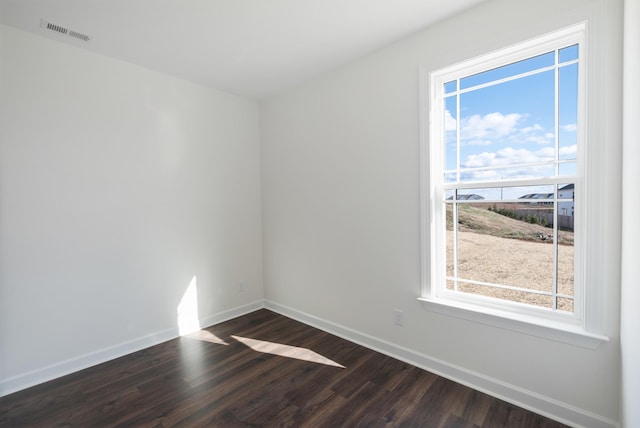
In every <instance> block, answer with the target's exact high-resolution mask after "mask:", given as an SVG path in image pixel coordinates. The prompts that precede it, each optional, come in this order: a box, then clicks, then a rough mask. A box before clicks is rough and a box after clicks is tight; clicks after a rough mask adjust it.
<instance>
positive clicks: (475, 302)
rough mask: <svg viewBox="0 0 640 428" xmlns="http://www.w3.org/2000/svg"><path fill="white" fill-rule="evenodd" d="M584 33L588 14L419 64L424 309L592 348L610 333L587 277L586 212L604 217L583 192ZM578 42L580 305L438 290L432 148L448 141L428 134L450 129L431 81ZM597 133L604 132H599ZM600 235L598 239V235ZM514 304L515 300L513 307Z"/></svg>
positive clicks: (439, 91)
mask: <svg viewBox="0 0 640 428" xmlns="http://www.w3.org/2000/svg"><path fill="white" fill-rule="evenodd" d="M586 40H587V24H586V22H582V23H579V24H577V25H573V26H571V27H567V28H564V29H561V30H558V31H554V32H551V33H548V34H546V35H542V36H539V37H536V38H533V39H530V40H527V41H525V42H522V43H518V44H515V45H512V46H509V47H506V48H504V49H500V50H496V51H494V52H490V53H487V54H485V55H481V56H478V57H476V58H472V59H470V60H466V61H462V62H459V63H457V64H454V65H451V66H447V67H444V68H441V69H439V70H433V71H431V70H428V69H427V68H426V67H424V66H422V67H420V113H421V115H420V118H421V119H420V132H421V147H420V149H421V156H420V162H421V165H420V166H421V168H420V179H421V226H422V229H421V250H422V258H421V261H422V264H421V274H422V287H421V294H420V297H419V298H418V300H420V301H421V302H422V303H423V305H424V307H425V309H427V310H430V311H434V312H437V313H441V314H445V315H450V316H455V317H460V318H464V319H467V320H471V321H474V322H478V323H482V324H487V325H492V326H495V327H499V328H504V329H507V330H513V331H518V332H522V333H526V334H531V335H534V336H539V337H544V338H548V339H552V340H557V341H560V342H564V343H570V344H574V345H578V346H583V347H587V348H595V347H597V346H599V344H600V343H602V342H606V341H608V340H609V339H608V338H607V337H606V336H603V335H601V334H599V333H598V331H599V330H600V328H599V327H600V323H599V322H598V321H599V320H600V319H601V316H600V314H599V313H598V312H600V311H601V306H599V304H598V305H597V304H595V303H594V302H596V301H598V296H600V295H601V289H600V285H598V284H597V281H598V279H599V278H597V279H591V280H589V281H587V278H589V277H588V276H586V275H585V273H586V270H587V269H586V268H587V265H588V261H589V258H588V257H591V260H594V258H595V257H596V256H597V254H596V252H595V251H592V252H590V253H589V252H588V251H587V245H586V243H587V242H590V243H591V242H592V241H593V240H590V239H589V237H588V236H587V230H586V224H587V223H588V221H587V220H586V219H587V218H589V221H594V220H593V218H594V217H598V216H597V215H593V214H597V213H598V211H597V209H596V208H595V207H594V206H593V202H591V201H590V200H589V198H588V197H589V194H588V192H584V194H583V192H582V187H583V186H590V185H592V184H593V182H594V180H593V179H589V178H588V177H587V176H586V174H585V172H586V169H587V168H586V166H587V165H589V163H588V161H589V160H590V159H589V158H591V159H593V156H594V155H595V154H594V153H592V156H589V154H590V152H593V151H594V150H593V149H592V148H591V149H590V146H589V145H588V144H586V137H587V135H586V134H587V133H588V127H589V126H590V121H589V120H588V119H589V117H588V116H589V115H593V114H594V112H595V110H594V111H588V110H589V109H588V107H587V103H586V100H585V99H584V97H585V94H586V93H587V86H590V85H589V82H588V80H587V71H588V66H589V63H588V61H587V42H586ZM576 42H578V43H579V46H580V47H579V49H580V52H579V58H580V64H581V66H580V69H579V70H580V71H579V72H580V73H581V77H580V82H581V85H582V86H581V88H580V91H579V96H582V97H583V98H581V99H579V102H578V108H579V111H578V115H579V117H580V118H581V119H582V120H584V124H583V125H582V126H581V127H580V129H579V132H581V133H582V135H578V139H579V144H578V150H579V153H578V159H579V160H578V162H577V171H576V176H577V178H576V196H577V198H578V201H579V202H580V204H581V205H582V207H584V208H583V209H582V211H581V213H582V216H581V217H580V218H581V219H582V221H578V218H576V230H577V231H578V233H576V245H575V248H576V253H577V255H576V260H581V261H582V262H581V266H577V268H576V273H575V278H574V282H575V283H576V284H583V285H582V286H580V287H574V296H575V300H574V301H575V302H576V306H578V305H579V307H577V308H575V307H574V313H573V314H569V315H567V314H563V313H560V312H557V311H545V310H544V309H543V308H533V310H531V309H530V308H526V307H525V308H520V309H514V308H513V305H512V304H500V303H499V304H495V302H492V301H491V299H484V298H482V297H480V296H472V297H471V298H466V296H460V294H459V293H456V296H455V298H450V297H447V293H446V292H445V293H442V292H438V290H441V288H439V287H437V286H436V284H435V282H436V280H437V278H438V277H437V275H438V272H437V270H438V269H435V268H434V269H431V267H432V265H433V263H434V260H435V254H436V252H437V251H439V249H438V248H437V245H438V244H441V243H442V242H444V241H443V239H444V238H443V236H442V235H443V234H444V231H442V230H440V228H437V227H436V226H437V224H438V222H437V220H438V214H441V211H442V210H441V209H439V208H437V207H436V204H441V201H442V196H443V195H441V194H440V193H441V192H442V189H439V188H438V189H436V186H435V185H433V186H432V185H431V183H434V180H439V179H437V177H436V175H435V174H439V173H441V172H442V171H443V170H444V167H443V166H442V167H440V168H437V171H434V170H433V169H432V168H431V167H430V159H431V157H432V156H436V157H437V158H438V159H442V158H443V153H442V151H443V150H444V147H443V145H442V144H432V145H431V144H429V142H430V141H440V139H441V137H440V136H438V133H439V132H440V131H442V130H443V129H444V123H443V122H444V117H440V116H438V115H434V114H433V111H432V108H433V106H435V105H436V104H435V103H436V102H438V103H440V102H441V101H442V99H443V95H444V92H443V88H441V87H440V88H437V87H435V85H433V86H432V83H433V81H434V80H435V79H434V78H433V77H434V76H437V77H439V78H440V80H439V82H440V83H446V82H445V81H446V80H447V79H448V80H452V79H451V76H452V75H454V74H457V75H460V74H461V72H462V71H464V75H465V76H466V75H472V74H475V73H479V72H483V71H486V70H489V69H491V68H496V67H500V66H503V65H505V64H509V63H512V62H516V61H519V60H522V59H524V58H529V57H532V56H536V55H537V54H540V53H543V52H545V51H550V50H555V49H556V48H557V47H558V46H560V45H562V44H565V43H567V44H574V43H576ZM444 76H447V77H444ZM441 86H442V85H441ZM580 94H582V95H580ZM593 134H595V135H596V137H598V133H597V132H596V133H593ZM580 159H582V160H580ZM594 170H595V172H596V173H599V172H600V171H601V169H599V168H595V169H594ZM439 181H441V180H439ZM436 182H438V181H436ZM578 183H580V184H578ZM598 190H600V189H599V188H591V187H590V192H591V193H593V192H596V191H598ZM590 203H591V205H590ZM440 220H441V219H440ZM438 234H439V235H438ZM432 238H433V239H432ZM595 241H598V239H596V240H595ZM592 245H593V244H592ZM578 251H580V253H578ZM588 253H589V254H588ZM483 300H484V301H483ZM511 303H513V302H511ZM509 306H511V307H512V308H511V309H509ZM516 306H517V305H516ZM592 313H595V315H593V316H592Z"/></svg>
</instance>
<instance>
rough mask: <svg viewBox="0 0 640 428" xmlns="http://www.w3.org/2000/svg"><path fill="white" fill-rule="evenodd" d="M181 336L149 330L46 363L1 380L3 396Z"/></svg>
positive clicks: (233, 312)
mask: <svg viewBox="0 0 640 428" xmlns="http://www.w3.org/2000/svg"><path fill="white" fill-rule="evenodd" d="M263 307H264V302H263V301H262V300H259V301H255V302H252V303H248V304H246V305H242V306H238V307H236V308H233V309H229V310H227V311H223V312H220V313H217V314H214V315H210V316H208V317H206V318H203V319H202V320H200V325H201V326H202V328H206V327H209V326H212V325H214V324H219V323H221V322H224V321H227V320H230V319H232V318H236V317H239V316H241V315H244V314H247V313H249V312H253V311H256V310H258V309H261V308H263ZM178 336H179V330H178V327H174V328H169V329H166V330H162V331H159V332H156V333H153V334H149V335H146V336H143V337H139V338H137V339H133V340H130V341H127V342H124V343H120V344H118V345H114V346H109V347H107V348H103V349H100V350H98V351H95V352H90V353H88V354H84V355H79V356H77V357H74V358H70V359H68V360H65V361H60V362H58V363H55V364H51V365H49V366H46V367H42V368H39V369H36V370H33V371H30V372H27V373H22V374H19V375H17V376H13V377H10V378H7V379H2V380H0V397H3V396H5V395H9V394H12V393H14V392H17V391H20V390H22V389H26V388H29V387H32V386H35V385H38V384H41V383H43V382H47V381H50V380H53V379H56V378H59V377H61V376H65V375H68V374H70V373H73V372H77V371H79V370H83V369H86V368H88V367H91V366H95V365H97V364H101V363H104V362H106V361H109V360H113V359H115V358H119V357H122V356H124V355H127V354H131V353H132V352H137V351H140V350H142V349H145V348H148V347H150V346H154V345H158V344H160V343H162V342H166V341H167V340H171V339H175V338H176V337H178Z"/></svg>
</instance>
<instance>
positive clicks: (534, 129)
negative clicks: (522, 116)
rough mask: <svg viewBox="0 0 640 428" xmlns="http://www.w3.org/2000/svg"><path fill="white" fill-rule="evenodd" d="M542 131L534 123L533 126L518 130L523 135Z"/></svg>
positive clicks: (540, 127)
mask: <svg viewBox="0 0 640 428" xmlns="http://www.w3.org/2000/svg"><path fill="white" fill-rule="evenodd" d="M542 130H543V128H542V126H540V125H539V124H537V123H536V124H535V125H533V126H525V127H524V128H522V129H520V132H522V133H523V134H530V133H532V132H538V131H542Z"/></svg>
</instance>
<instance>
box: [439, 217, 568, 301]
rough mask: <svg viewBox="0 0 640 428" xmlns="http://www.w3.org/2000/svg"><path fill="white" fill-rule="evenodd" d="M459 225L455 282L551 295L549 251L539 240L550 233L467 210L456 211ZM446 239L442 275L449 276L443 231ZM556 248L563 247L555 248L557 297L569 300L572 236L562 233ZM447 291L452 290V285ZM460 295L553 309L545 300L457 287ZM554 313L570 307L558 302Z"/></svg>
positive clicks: (549, 246) (449, 256)
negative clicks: (445, 267) (444, 269)
mask: <svg viewBox="0 0 640 428" xmlns="http://www.w3.org/2000/svg"><path fill="white" fill-rule="evenodd" d="M469 208H471V209H469ZM459 223H460V225H459V229H458V230H459V232H458V277H459V278H464V279H470V280H474V281H481V282H489V283H495V284H503V285H510V286H515V287H520V288H524V289H527V290H538V291H547V292H551V291H553V248H554V246H553V245H552V244H551V243H550V242H549V241H540V240H539V239H538V236H539V234H540V233H541V232H542V233H549V229H547V228H545V227H543V226H539V225H532V224H529V223H525V222H523V221H519V220H514V219H511V218H508V217H504V216H502V215H500V214H496V213H494V212H491V211H488V210H482V209H478V208H474V207H469V206H468V205H467V206H464V208H463V209H461V210H460V211H459ZM448 229H450V228H449V227H448ZM447 235H448V236H447V239H448V244H447V248H448V254H447V275H453V263H452V257H453V250H452V248H453V233H452V232H451V231H450V230H448V231H447ZM560 244H562V245H559V246H558V274H557V275H558V292H559V293H562V294H567V295H570V296H572V295H573V271H574V267H573V233H571V232H562V236H560ZM448 286H449V287H450V288H451V287H452V284H448ZM459 290H461V291H465V292H469V293H474V294H481V295H485V296H489V297H496V298H501V299H507V300H511V301H516V302H521V303H528V304H532V305H536V306H543V307H549V308H550V307H552V300H551V297H550V296H544V295H539V294H532V293H527V292H521V291H513V290H504V289H499V288H493V287H483V286H477V285H473V284H462V283H461V284H460V285H459ZM558 307H559V308H560V309H562V310H566V311H573V301H572V300H571V299H562V298H561V299H559V301H558Z"/></svg>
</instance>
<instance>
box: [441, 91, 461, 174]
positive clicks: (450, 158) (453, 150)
mask: <svg viewBox="0 0 640 428" xmlns="http://www.w3.org/2000/svg"><path fill="white" fill-rule="evenodd" d="M456 100H457V97H449V98H447V99H445V106H444V132H445V144H446V150H445V154H444V162H445V163H444V165H445V166H444V168H445V169H455V168H457V159H458V157H457V150H458V145H457V144H456V143H457V135H458V134H457V131H456V130H457V121H458V111H457V101H456Z"/></svg>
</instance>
